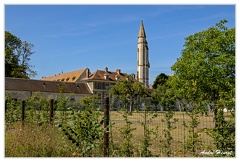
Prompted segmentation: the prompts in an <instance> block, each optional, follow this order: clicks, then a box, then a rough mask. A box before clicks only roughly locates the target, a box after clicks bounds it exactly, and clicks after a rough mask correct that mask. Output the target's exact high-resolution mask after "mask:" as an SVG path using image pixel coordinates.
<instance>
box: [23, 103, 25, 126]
mask: <svg viewBox="0 0 240 162" xmlns="http://www.w3.org/2000/svg"><path fill="white" fill-rule="evenodd" d="M24 121H25V101H24V100H22V126H24Z"/></svg>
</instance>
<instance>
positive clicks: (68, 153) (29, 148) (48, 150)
mask: <svg viewBox="0 0 240 162" xmlns="http://www.w3.org/2000/svg"><path fill="white" fill-rule="evenodd" d="M76 149H77V148H76V147H75V146H74V145H73V144H72V143H71V142H70V141H69V140H68V139H67V138H66V137H65V136H64V135H63V134H62V132H61V131H60V130H58V129H56V128H53V127H51V126H36V125H25V126H24V127H22V125H21V123H14V124H13V127H6V129H5V157H73V156H75V155H76V151H77V150H76Z"/></svg>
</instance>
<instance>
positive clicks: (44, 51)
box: [5, 5, 235, 84]
mask: <svg viewBox="0 0 240 162" xmlns="http://www.w3.org/2000/svg"><path fill="white" fill-rule="evenodd" d="M222 19H227V20H228V23H227V24H226V25H227V26H228V27H229V28H232V27H235V6H234V5H5V30H7V31H9V32H11V33H12V34H14V35H16V36H17V37H19V38H20V39H21V40H26V41H27V42H30V43H32V44H34V46H35V47H34V48H33V51H35V53H34V54H33V55H32V57H31V61H30V64H31V65H34V68H33V69H34V70H36V71H37V74H38V75H37V76H36V77H35V78H34V79H40V78H41V77H42V76H50V75H54V74H57V73H61V72H62V71H63V72H69V71H74V70H78V69H82V68H86V67H88V68H90V71H91V72H94V71H96V70H97V69H99V70H100V69H104V68H105V67H108V69H109V70H110V71H115V70H116V69H118V68H119V69H121V70H122V72H125V73H136V70H137V69H136V66H137V65H136V59H137V35H138V31H139V26H140V22H141V20H143V22H144V27H145V32H146V35H147V41H148V45H149V58H150V65H151V67H150V71H149V72H150V84H153V81H154V80H155V78H156V76H157V75H158V74H160V73H165V74H171V68H170V67H171V66H172V65H173V64H174V63H175V62H176V60H177V58H179V57H180V56H181V50H182V49H183V45H184V42H185V41H184V38H186V37H187V36H189V35H192V34H194V33H196V32H199V31H202V30H205V29H207V28H209V27H211V26H214V25H215V24H216V23H217V22H219V21H220V20H222Z"/></svg>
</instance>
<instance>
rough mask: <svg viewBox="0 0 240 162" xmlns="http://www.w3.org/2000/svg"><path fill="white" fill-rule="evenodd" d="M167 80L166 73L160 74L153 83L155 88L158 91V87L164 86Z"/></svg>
mask: <svg viewBox="0 0 240 162" xmlns="http://www.w3.org/2000/svg"><path fill="white" fill-rule="evenodd" d="M167 80H168V76H167V75H166V74H164V73H161V74H159V75H158V76H157V77H156V79H155V81H154V83H153V88H154V89H156V88H157V86H158V85H163V84H164V83H165V82H166V81H167Z"/></svg>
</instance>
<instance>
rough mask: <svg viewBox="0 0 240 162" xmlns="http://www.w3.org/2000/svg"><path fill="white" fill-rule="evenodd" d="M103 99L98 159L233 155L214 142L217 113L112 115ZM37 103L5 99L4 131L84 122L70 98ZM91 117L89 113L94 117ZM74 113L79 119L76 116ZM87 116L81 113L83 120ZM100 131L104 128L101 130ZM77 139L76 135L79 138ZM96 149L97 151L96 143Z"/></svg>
mask: <svg viewBox="0 0 240 162" xmlns="http://www.w3.org/2000/svg"><path fill="white" fill-rule="evenodd" d="M105 100H108V101H105V105H104V110H105V111H104V112H103V111H99V110H96V109H94V111H98V112H100V115H99V116H95V118H98V119H97V120H96V121H97V122H99V124H100V125H101V126H99V127H98V129H97V128H96V129H97V130H99V131H100V130H101V131H103V132H104V134H101V135H102V140H100V142H98V145H99V146H100V147H102V150H103V152H102V154H96V155H95V156H109V157H129V156H130V157H143V156H148V157H149V156H150V157H209V156H210V157H214V156H220V155H221V156H235V152H232V151H225V152H223V151H219V150H218V148H217V147H216V144H215V143H216V142H215V141H214V138H212V136H211V134H210V133H209V131H211V130H213V129H214V128H215V123H214V117H215V115H214V112H212V111H205V112H204V113H199V112H195V111H153V110H151V109H148V108H147V106H145V108H144V109H141V110H139V109H134V110H133V111H131V112H130V111H128V110H126V109H118V110H111V111H109V109H111V105H109V98H106V99H105ZM37 101H38V102H36V101H35V100H34V101H33V100H32V101H31V100H6V102H5V124H6V127H9V126H11V125H12V123H14V122H22V125H23V126H24V124H38V125H44V124H46V125H52V126H59V125H63V124H65V125H68V127H69V126H71V125H73V123H74V122H75V121H80V120H79V119H78V118H76V115H78V117H79V118H80V116H79V114H77V113H78V112H81V111H83V108H81V109H80V108H79V109H77V108H76V104H75V106H73V105H72V104H71V103H69V102H68V101H67V100H64V101H54V100H49V99H38V100H37ZM95 106H96V104H95ZM92 112H93V111H91V113H92ZM91 113H88V114H89V115H91ZM74 115H75V117H73V116H74ZM83 116H84V115H83V114H81V119H82V118H83ZM85 117H86V120H84V122H85V123H87V122H88V121H89V119H90V118H89V116H85ZM230 117H231V112H225V113H224V118H225V119H226V121H229V120H231V119H230ZM101 119H102V120H101ZM103 123H104V124H103ZM88 126H89V125H88ZM94 126H96V125H94ZM100 127H101V128H105V129H100ZM74 128H75V127H74ZM78 129H79V128H78ZM86 129H87V128H86ZM90 129H91V128H90ZM90 129H89V130H90ZM71 130H72V132H75V134H76V132H77V130H74V129H73V127H72V128H71ZM234 130H235V127H234ZM95 133H96V132H95ZM77 136H78V134H76V137H77ZM71 138H72V137H71ZM74 140H75V141H76V139H74ZM81 141H82V139H79V143H81ZM76 143H77V142H76ZM101 143H102V144H101ZM234 143H235V141H234ZM234 146H235V145H234ZM92 147H95V145H94V146H92ZM232 150H234V149H232Z"/></svg>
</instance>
